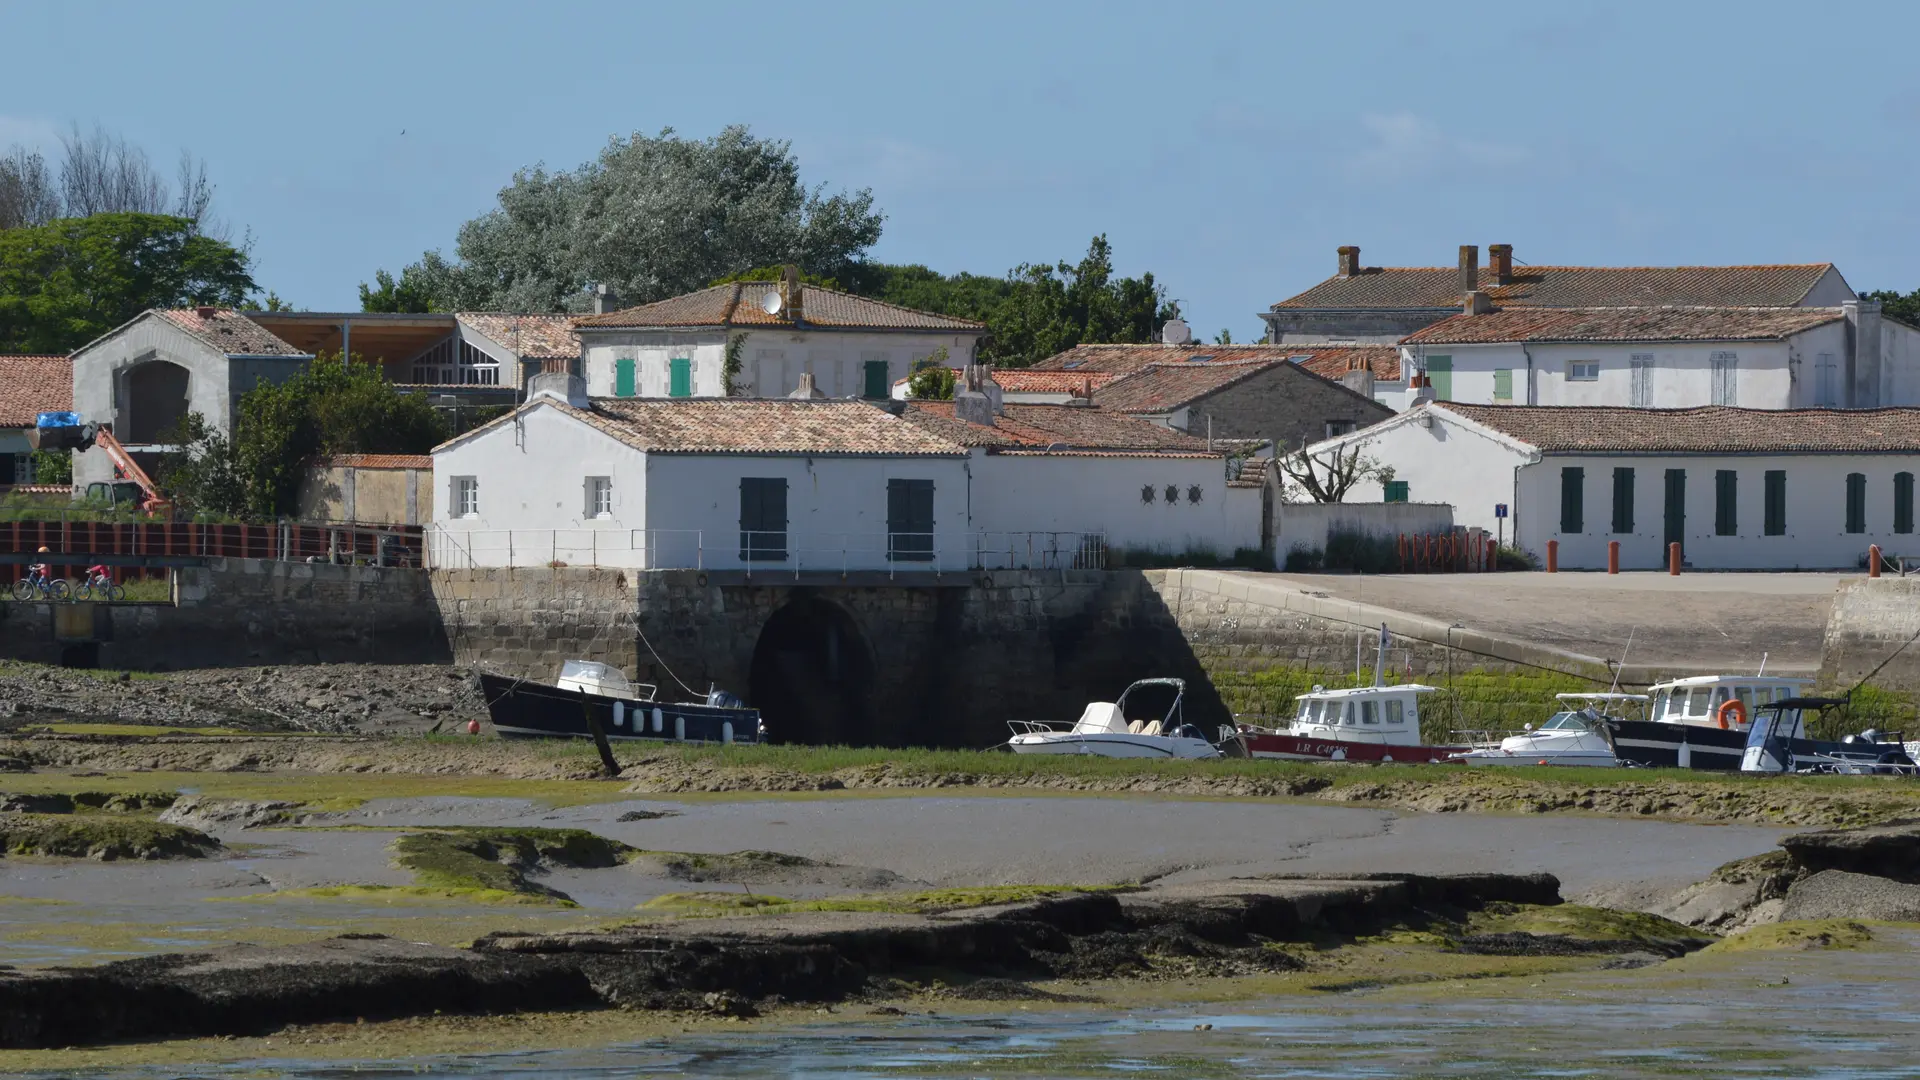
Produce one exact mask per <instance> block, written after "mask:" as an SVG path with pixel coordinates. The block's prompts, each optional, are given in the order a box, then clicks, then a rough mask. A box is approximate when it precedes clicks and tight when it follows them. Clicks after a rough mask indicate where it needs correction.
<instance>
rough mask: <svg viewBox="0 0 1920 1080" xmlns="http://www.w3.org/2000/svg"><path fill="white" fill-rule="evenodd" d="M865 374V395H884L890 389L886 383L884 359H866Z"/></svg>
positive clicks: (880, 396)
mask: <svg viewBox="0 0 1920 1080" xmlns="http://www.w3.org/2000/svg"><path fill="white" fill-rule="evenodd" d="M866 376H867V380H866V387H865V390H866V396H867V397H870V398H875V399H878V398H884V397H886V396H887V392H888V391H889V390H890V389H891V387H889V386H888V385H887V362H886V361H885V360H869V361H867V363H866Z"/></svg>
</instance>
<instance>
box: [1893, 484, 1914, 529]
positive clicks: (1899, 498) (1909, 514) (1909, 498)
mask: <svg viewBox="0 0 1920 1080" xmlns="http://www.w3.org/2000/svg"><path fill="white" fill-rule="evenodd" d="M1893 531H1894V532H1897V533H1910V532H1912V531H1913V474H1912V473H1910V472H1903V473H1894V474H1893Z"/></svg>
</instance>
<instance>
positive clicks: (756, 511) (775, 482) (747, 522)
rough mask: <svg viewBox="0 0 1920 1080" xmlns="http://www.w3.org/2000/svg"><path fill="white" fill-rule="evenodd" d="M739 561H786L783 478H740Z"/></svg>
mask: <svg viewBox="0 0 1920 1080" xmlns="http://www.w3.org/2000/svg"><path fill="white" fill-rule="evenodd" d="M740 558H741V560H742V561H744V562H784V561H786V558H787V482H786V480H785V479H782V478H778V477H773V478H768V477H757V476H743V477H741V478H740Z"/></svg>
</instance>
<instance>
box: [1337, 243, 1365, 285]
mask: <svg viewBox="0 0 1920 1080" xmlns="http://www.w3.org/2000/svg"><path fill="white" fill-rule="evenodd" d="M1359 273H1360V248H1359V246H1358V245H1356V244H1348V245H1347V246H1346V247H1343V248H1341V249H1340V276H1341V277H1355V276H1357V275H1358V274H1359Z"/></svg>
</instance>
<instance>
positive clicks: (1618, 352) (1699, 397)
mask: <svg viewBox="0 0 1920 1080" xmlns="http://www.w3.org/2000/svg"><path fill="white" fill-rule="evenodd" d="M1718 352H1731V353H1733V354H1734V355H1735V357H1736V358H1737V364H1738V366H1737V369H1736V370H1737V375H1736V384H1735V390H1736V400H1735V402H1734V404H1737V405H1741V406H1745V407H1746V408H1750V409H1786V408H1800V407H1805V406H1808V405H1811V404H1813V401H1812V399H1811V398H1810V397H1808V396H1807V395H1808V394H1810V393H1811V389H1803V388H1800V387H1798V386H1797V380H1796V378H1795V376H1796V374H1798V373H1799V372H1800V371H1804V372H1805V374H1804V375H1803V376H1801V377H1802V378H1803V379H1806V380H1810V379H1811V377H1812V370H1813V364H1814V362H1815V360H1814V357H1815V356H1817V354H1819V353H1827V354H1830V355H1832V356H1834V357H1835V358H1836V362H1843V361H1844V360H1845V354H1846V329H1845V326H1844V324H1842V323H1837V322H1836V323H1833V324H1830V325H1828V326H1823V327H1817V328H1815V329H1814V330H1811V331H1808V332H1807V333H1805V334H1801V335H1797V336H1796V338H1794V339H1793V340H1792V341H1791V342H1787V341H1764V342H1755V341H1741V342H1719V343H1714V342H1704V343H1692V342H1689V343H1673V342H1666V343H1641V344H1619V345H1610V344H1597V345H1553V344H1548V345H1529V346H1526V347H1524V348H1523V347H1522V346H1520V345H1517V344H1499V345H1455V346H1448V347H1442V346H1437V345H1435V346H1427V347H1425V348H1424V349H1418V350H1416V349H1413V348H1408V349H1405V350H1402V358H1403V361H1411V362H1412V363H1414V364H1416V365H1419V366H1421V367H1423V368H1424V367H1425V366H1426V365H1427V364H1430V363H1431V362H1432V360H1433V358H1434V357H1441V356H1450V357H1451V358H1452V360H1453V376H1452V388H1451V393H1449V394H1448V395H1446V396H1445V397H1444V398H1442V400H1446V401H1459V402H1465V403H1468V404H1476V405H1496V404H1498V405H1527V404H1535V405H1616V406H1625V405H1631V404H1633V370H1632V360H1633V358H1634V357H1635V356H1643V355H1644V356H1651V357H1652V358H1653V372H1652V376H1651V386H1650V389H1651V391H1652V394H1653V407H1654V408H1661V409H1679V408H1689V407H1692V406H1696V405H1711V404H1713V403H1714V401H1713V363H1712V357H1713V354H1715V353H1718ZM1529 354H1531V363H1532V369H1531V373H1529V369H1528V363H1529ZM1790 354H1791V355H1792V356H1793V357H1794V358H1796V359H1798V358H1799V357H1800V356H1802V355H1804V356H1805V357H1806V360H1805V363H1804V365H1803V366H1802V367H1800V368H1799V369H1798V370H1796V369H1795V368H1791V367H1790V366H1789V364H1788V360H1789V356H1790ZM1416 357H1417V358H1416ZM1576 361H1598V362H1599V364H1600V374H1599V378H1598V379H1596V380H1592V381H1587V380H1574V379H1571V378H1569V377H1568V374H1569V372H1570V371H1571V370H1572V365H1573V363H1575V362H1576ZM1496 370H1505V371H1507V372H1510V373H1511V387H1512V397H1510V398H1496V397H1495V396H1494V386H1495V381H1494V372H1495V371H1496ZM1529 377H1531V378H1532V380H1533V387H1532V389H1533V393H1532V397H1531V400H1530V399H1529V396H1528V379H1529ZM1807 386H1808V387H1810V386H1811V383H1810V382H1808V383H1807ZM1402 405H1403V407H1404V403H1402Z"/></svg>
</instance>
